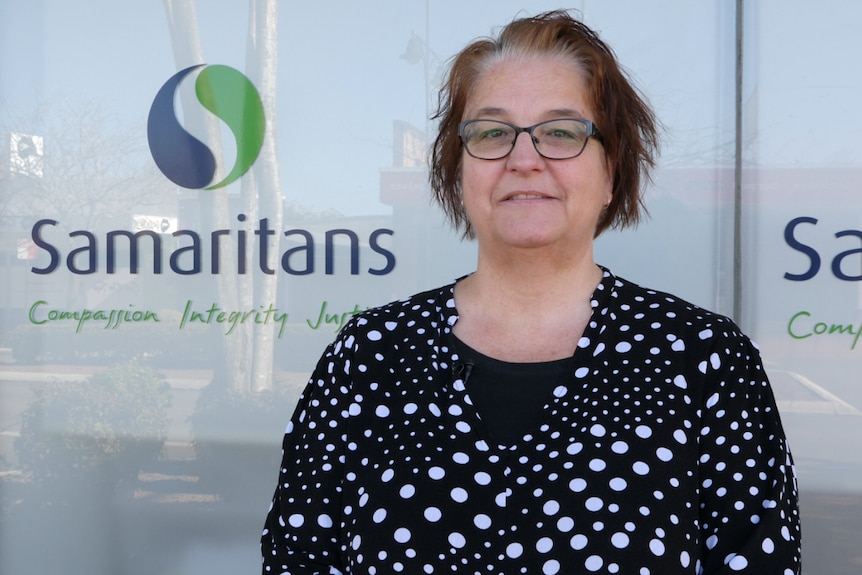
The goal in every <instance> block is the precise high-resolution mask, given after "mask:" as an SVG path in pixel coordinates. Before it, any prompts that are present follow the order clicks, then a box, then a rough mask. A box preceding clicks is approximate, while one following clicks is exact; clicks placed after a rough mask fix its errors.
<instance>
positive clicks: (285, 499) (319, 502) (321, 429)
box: [261, 331, 351, 575]
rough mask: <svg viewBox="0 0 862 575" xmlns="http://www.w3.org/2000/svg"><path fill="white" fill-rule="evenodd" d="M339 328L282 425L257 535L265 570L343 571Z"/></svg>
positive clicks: (345, 380)
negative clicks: (271, 488) (274, 480)
mask: <svg viewBox="0 0 862 575" xmlns="http://www.w3.org/2000/svg"><path fill="white" fill-rule="evenodd" d="M343 334H344V332H343V331H342V336H340V337H339V338H338V339H337V340H336V341H335V342H334V343H333V344H331V345H330V346H329V348H327V351H326V352H325V353H324V354H323V356H322V357H321V359H320V361H319V362H318V364H317V367H316V368H315V370H314V372H313V374H312V376H311V379H310V380H309V382H308V385H307V386H306V388H305V391H304V392H303V394H302V396H301V397H300V399H299V402H298V404H297V407H296V410H295V411H294V414H293V417H292V418H291V420H290V423H289V424H288V427H287V429H286V431H285V435H284V442H283V448H282V463H281V469H280V471H279V479H278V485H277V486H276V489H275V494H274V496H273V500H272V505H271V507H270V510H269V513H268V515H267V518H266V523H265V525H264V530H263V534H262V536H261V553H262V556H263V571H262V572H263V573H264V574H265V575H269V574H291V575H312V574H314V575H318V574H321V575H323V574H327V575H328V574H340V573H343V572H344V571H345V569H344V566H343V565H342V556H343V554H342V549H341V545H342V541H341V537H340V533H341V509H342V504H341V492H342V484H341V482H342V478H343V467H344V452H345V441H346V421H347V419H348V413H349V409H350V401H351V400H350V385H349V376H348V372H349V361H346V360H345V357H344V355H345V353H346V352H345V348H346V345H345V337H344V335H343Z"/></svg>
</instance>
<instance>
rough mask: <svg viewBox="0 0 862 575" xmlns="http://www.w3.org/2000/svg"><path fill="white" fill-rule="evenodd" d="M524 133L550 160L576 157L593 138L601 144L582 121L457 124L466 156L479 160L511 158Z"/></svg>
mask: <svg viewBox="0 0 862 575" xmlns="http://www.w3.org/2000/svg"><path fill="white" fill-rule="evenodd" d="M521 132H527V133H528V134H530V139H531V140H532V141H533V146H534V147H535V148H536V151H537V152H538V153H539V155H540V156H542V157H543V158H547V159H549V160H568V159H571V158H576V157H578V156H580V155H581V152H583V151H584V148H586V147H587V141H588V140H589V139H590V138H595V139H596V140H598V141H599V142H601V141H602V135H601V134H600V133H599V131H598V130H597V129H596V126H595V124H593V123H592V122H590V121H589V120H583V119H581V118H559V119H556V120H547V121H545V122H539V123H538V124H536V125H534V126H529V127H527V128H522V127H520V126H515V125H513V124H509V123H507V122H501V121H499V120H467V121H465V122H461V123H460V124H458V136H460V137H461V141H462V142H463V143H464V148H465V149H466V150H467V153H468V154H470V155H471V156H473V157H474V158H478V159H480V160H499V159H500V158H505V157H506V156H508V155H509V153H511V151H512V150H513V149H514V148H515V142H516V141H517V140H518V136H519V135H520V134H521Z"/></svg>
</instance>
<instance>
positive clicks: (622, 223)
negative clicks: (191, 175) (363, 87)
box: [429, 10, 659, 238]
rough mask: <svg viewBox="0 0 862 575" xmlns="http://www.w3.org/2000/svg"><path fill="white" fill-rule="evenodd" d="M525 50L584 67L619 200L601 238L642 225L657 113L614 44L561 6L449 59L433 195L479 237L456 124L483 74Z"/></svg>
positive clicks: (603, 221)
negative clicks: (469, 210)
mask: <svg viewBox="0 0 862 575" xmlns="http://www.w3.org/2000/svg"><path fill="white" fill-rule="evenodd" d="M520 54H527V55H539V56H541V55H552V56H563V57H565V58H567V59H569V60H571V61H572V62H574V63H575V64H577V66H578V67H579V68H580V69H581V70H583V73H584V75H585V80H586V83H587V86H588V87H589V92H590V93H589V94H588V97H589V98H590V100H591V101H590V104H591V105H592V107H593V110H594V111H595V114H596V117H595V118H594V122H595V123H596V126H597V128H598V129H599V131H600V132H601V134H602V145H603V146H604V150H605V155H606V156H607V158H608V163H609V165H610V166H611V170H612V174H611V177H612V180H613V199H612V200H611V203H610V205H609V206H608V207H607V209H606V210H605V211H604V212H603V213H602V215H601V216H600V218H599V222H598V226H597V227H596V232H595V235H596V236H598V235H599V234H601V233H602V232H603V231H605V230H606V229H607V228H609V227H613V228H619V229H622V228H625V227H628V226H633V225H636V224H637V222H638V221H639V220H640V218H641V215H642V214H643V213H644V212H645V208H644V205H643V200H642V195H641V190H642V187H643V186H644V185H645V184H646V183H648V182H649V180H650V171H651V169H652V167H653V166H654V165H655V155H656V154H657V153H658V144H659V142H658V133H657V121H656V118H655V114H654V113H653V111H652V109H651V108H650V106H649V104H647V102H646V100H645V98H644V97H643V96H642V95H641V94H640V93H639V91H638V90H637V88H635V86H634V85H633V84H632V82H631V81H630V80H629V78H628V77H627V75H626V73H625V72H624V71H623V70H622V69H621V67H620V65H619V64H618V63H617V59H616V56H615V55H614V53H613V51H612V50H611V48H610V47H609V46H608V45H607V44H605V43H604V42H603V41H602V40H601V39H600V38H599V37H598V35H597V34H596V33H595V32H594V31H593V30H591V29H590V28H589V27H587V26H586V25H585V24H583V23H582V22H580V21H578V20H576V19H574V18H572V17H571V16H570V15H569V14H568V12H565V11H562V10H555V11H551V12H545V13H543V14H539V15H538V16H535V17H528V18H521V19H517V20H514V21H513V22H511V23H510V24H508V25H507V26H505V27H504V28H503V29H502V30H501V31H500V33H499V34H498V35H497V37H496V38H480V39H478V40H476V41H474V42H472V43H471V44H470V45H468V46H467V47H466V48H464V49H463V50H462V51H461V52H459V53H458V54H457V55H456V56H455V57H454V58H453V59H452V61H451V64H450V67H449V70H448V74H447V76H446V78H445V81H444V83H443V86H442V88H441V89H440V94H439V100H438V107H437V112H436V113H435V114H434V117H433V118H434V119H437V120H439V121H440V124H439V131H438V134H437V138H436V139H435V141H434V145H433V147H432V148H431V173H430V176H429V177H430V182H431V189H432V191H433V194H434V198H435V199H436V200H437V202H438V203H439V204H440V205H441V207H442V208H443V211H444V212H446V215H447V216H448V217H449V219H450V221H451V222H452V224H453V226H454V227H455V229H456V230H463V234H464V237H471V238H472V237H474V233H473V228H472V226H471V225H470V222H469V220H468V219H467V214H466V212H465V211H464V206H463V204H462V202H461V158H462V155H463V154H462V150H463V147H462V144H461V140H460V138H459V137H458V124H459V123H460V122H461V121H462V120H463V119H464V118H463V114H464V110H465V108H466V106H467V100H468V99H469V97H470V95H471V93H472V91H473V88H474V87H475V85H476V83H477V81H478V80H479V78H480V76H481V75H482V74H483V73H484V72H486V71H487V70H488V68H489V66H490V65H491V64H493V63H495V62H498V61H499V60H501V59H505V58H507V57H512V56H514V55H520Z"/></svg>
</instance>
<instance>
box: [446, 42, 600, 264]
mask: <svg viewBox="0 0 862 575" xmlns="http://www.w3.org/2000/svg"><path fill="white" fill-rule="evenodd" d="M564 117H565V118H583V119H586V120H591V121H594V120H595V115H594V114H593V110H592V107H591V106H590V105H589V97H588V93H587V87H586V82H585V81H584V79H583V73H582V72H581V70H580V68H578V67H577V66H576V65H575V64H573V63H571V62H568V61H566V60H564V59H562V58H560V57H552V56H535V57H528V58H521V59H514V60H504V61H502V62H500V63H498V64H495V65H494V66H493V67H492V68H491V69H490V70H489V71H488V72H486V73H485V74H484V75H482V76H481V77H480V78H479V81H478V82H477V83H476V85H475V87H474V89H473V92H472V94H471V96H470V98H469V99H468V101H467V106H466V108H465V113H464V117H463V118H462V120H473V119H477V118H483V119H493V120H502V121H505V122H508V123H510V124H514V125H516V126H523V127H526V126H532V125H534V124H537V123H539V122H542V121H544V120H550V119H553V118H564ZM609 173H610V172H609V166H608V164H607V161H606V158H605V153H604V149H603V148H602V146H601V144H600V143H599V142H598V141H596V140H595V139H594V138H590V140H589V141H588V142H587V146H586V148H585V149H584V151H583V152H582V153H581V155H579V156H578V157H576V158H571V159H568V160H548V159H545V158H543V157H542V156H540V155H539V154H538V152H536V149H535V147H533V143H532V142H531V141H530V137H529V134H525V133H521V134H520V135H519V136H518V139H517V140H516V142H515V147H514V149H513V150H512V152H511V153H510V154H509V155H508V156H506V157H505V158H502V159H499V160H479V159H476V158H473V157H472V156H470V155H469V154H467V153H466V151H465V152H463V160H462V166H461V185H462V186H461V187H462V193H463V201H464V207H465V209H466V211H467V215H468V217H469V219H470V223H471V224H472V226H473V229H474V230H475V233H476V238H477V239H478V241H479V248H480V250H511V249H536V248H544V247H552V248H562V249H563V250H564V251H562V252H560V253H564V254H568V256H569V257H577V255H578V254H579V253H580V254H581V255H583V254H586V253H589V255H590V257H591V254H592V251H591V250H592V241H593V236H594V234H595V230H596V225H597V222H598V219H599V215H600V214H601V212H602V210H603V209H604V207H605V206H606V205H607V204H608V203H609V202H610V200H611V193H612V192H611V190H612V182H611V179H610V175H609ZM583 250H588V252H584V251H583Z"/></svg>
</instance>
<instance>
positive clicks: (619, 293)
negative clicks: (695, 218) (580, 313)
mask: <svg viewBox="0 0 862 575" xmlns="http://www.w3.org/2000/svg"><path fill="white" fill-rule="evenodd" d="M605 273H606V276H607V275H610V279H611V281H610V282H608V283H610V284H611V286H610V288H609V292H610V297H609V298H608V299H609V300H610V302H612V303H610V304H609V308H611V307H612V308H613V309H614V310H615V312H616V314H617V315H619V316H622V317H624V318H631V319H638V320H641V321H643V320H650V321H653V322H660V323H661V324H663V325H664V326H666V327H667V328H671V327H673V328H676V329H681V330H685V331H687V332H691V331H692V330H696V332H697V333H703V334H707V333H710V332H717V333H716V335H724V336H725V337H732V338H743V339H747V338H746V336H745V335H744V334H743V333H742V331H741V330H740V329H739V327H738V326H737V324H736V323H735V322H734V321H733V320H732V319H731V318H729V317H728V316H726V315H723V314H721V313H718V312H715V311H712V310H710V309H707V308H705V307H702V306H700V305H697V304H695V303H692V302H690V301H688V300H687V299H684V298H682V297H680V296H677V295H675V294H673V293H670V292H667V291H662V290H659V289H653V288H649V287H644V286H641V285H639V284H637V283H635V282H633V281H630V280H627V279H625V278H622V277H619V276H615V275H613V274H610V272H609V271H607V270H606V271H605ZM606 280H607V277H606Z"/></svg>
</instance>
